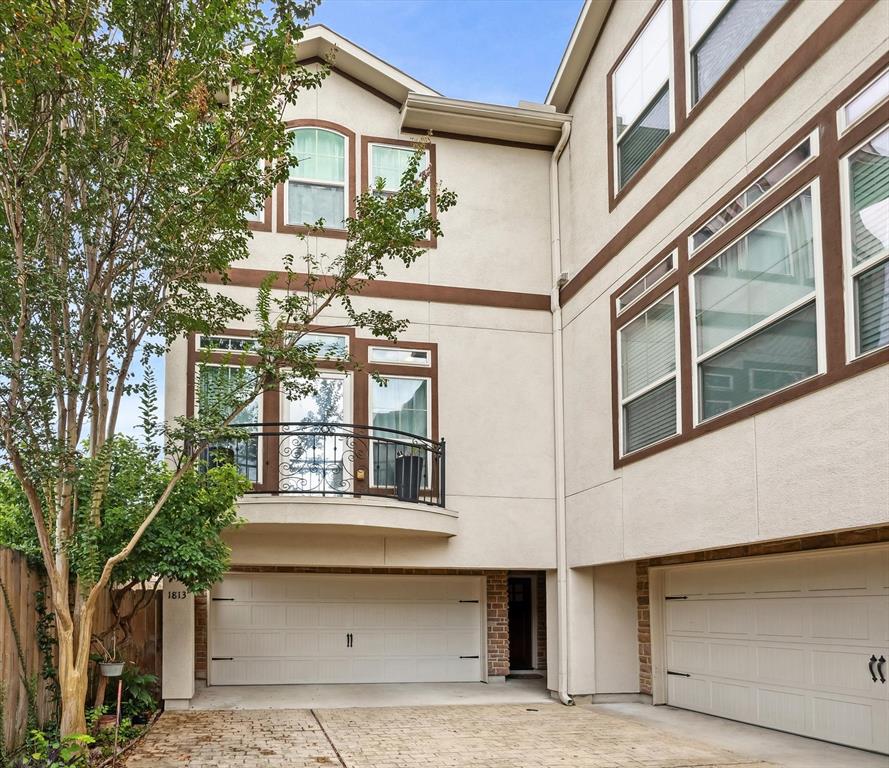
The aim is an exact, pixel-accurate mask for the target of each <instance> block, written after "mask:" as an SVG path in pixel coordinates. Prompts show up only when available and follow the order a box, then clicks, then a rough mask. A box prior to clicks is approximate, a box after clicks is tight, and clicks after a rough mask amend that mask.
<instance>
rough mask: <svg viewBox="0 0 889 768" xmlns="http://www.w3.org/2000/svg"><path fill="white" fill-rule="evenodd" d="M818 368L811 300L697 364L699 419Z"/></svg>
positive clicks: (746, 400) (786, 384)
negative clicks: (699, 397)
mask: <svg viewBox="0 0 889 768" xmlns="http://www.w3.org/2000/svg"><path fill="white" fill-rule="evenodd" d="M817 372H818V339H817V320H816V312H815V304H814V302H813V303H811V304H808V305H806V306H805V307H803V308H802V309H800V310H797V311H796V312H794V313H793V314H792V315H788V316H787V317H785V318H782V319H781V320H779V321H777V322H776V323H773V324H772V325H770V326H768V327H766V328H763V329H762V330H761V331H759V332H758V333H755V334H753V336H750V337H749V338H746V339H744V340H743V341H741V342H740V343H738V344H736V345H735V346H733V347H729V348H728V349H727V350H725V351H724V352H720V353H719V354H718V355H714V356H713V357H711V358H710V359H709V360H707V361H705V362H703V363H701V364H700V366H699V371H698V375H699V383H700V391H701V405H700V411H701V414H700V415H701V419H709V418H710V417H711V416H715V415H717V414H719V413H722V412H723V411H728V410H730V409H731V408H735V407H737V406H739V405H743V404H744V403H749V402H750V401H751V400H756V399H757V398H759V397H762V396H763V395H767V394H769V393H770V392H775V391H777V390H779V389H783V388H784V387H787V386H789V385H790V384H794V383H796V382H798V381H802V380H803V379H807V378H809V377H810V376H814V375H815V374H816V373H817Z"/></svg>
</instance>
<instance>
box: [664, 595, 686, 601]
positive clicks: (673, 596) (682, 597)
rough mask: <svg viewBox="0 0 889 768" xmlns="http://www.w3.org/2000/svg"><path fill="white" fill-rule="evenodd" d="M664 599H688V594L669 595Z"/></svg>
mask: <svg viewBox="0 0 889 768" xmlns="http://www.w3.org/2000/svg"><path fill="white" fill-rule="evenodd" d="M664 600H688V595H667V596H666V597H665V598H664Z"/></svg>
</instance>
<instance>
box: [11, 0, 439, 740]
mask: <svg viewBox="0 0 889 768" xmlns="http://www.w3.org/2000/svg"><path fill="white" fill-rule="evenodd" d="M315 5H316V0H304V1H303V2H296V0H273V2H271V3H268V2H261V0H197V1H195V0H192V1H191V2H186V1H185V0H157V1H156V2H145V0H113V1H111V0H97V1H96V2H92V1H91V0H25V1H24V2H21V3H4V4H0V205H2V216H0V440H2V447H3V451H4V453H5V457H6V461H7V462H8V464H9V466H10V467H11V469H12V471H13V472H14V474H15V477H16V479H17V481H18V482H19V484H20V486H21V489H22V492H23V494H24V497H25V499H26V501H27V505H28V509H29V510H30V513H31V518H32V520H33V524H34V526H33V535H34V537H35V544H36V546H37V549H39V552H40V557H41V561H42V563H43V566H44V568H45V569H46V573H47V581H48V590H49V595H50V599H51V603H52V609H53V613H54V615H55V622H56V634H57V640H58V670H59V682H60V696H61V723H60V727H61V732H62V734H63V735H67V734H72V733H76V732H82V731H83V730H84V729H85V727H86V724H85V720H84V702H85V696H86V689H87V673H88V664H89V655H90V646H91V641H92V631H93V618H94V615H95V610H96V603H97V600H98V598H99V596H100V594H101V592H102V591H103V590H104V589H106V588H107V586H108V585H109V584H110V583H114V582H115V581H119V580H121V579H126V578H127V575H126V567H127V566H126V563H127V562H128V559H129V558H131V557H133V556H134V554H135V552H136V549H137V547H138V546H139V544H140V541H142V539H143V537H144V536H145V534H146V531H147V530H148V529H149V526H152V525H153V524H154V523H155V521H156V519H157V518H158V517H159V515H160V514H161V512H162V511H163V510H164V509H165V508H166V505H167V504H168V503H170V501H171V499H173V498H174V495H175V493H176V490H177V488H179V487H181V484H182V483H184V482H186V481H187V478H189V477H194V476H193V475H191V474H190V473H192V471H193V469H194V467H195V466H196V463H198V462H199V459H200V457H201V456H202V454H203V452H204V450H205V448H206V447H207V445H208V444H210V443H213V442H214V441H219V440H225V439H235V438H238V437H240V438H241V439H243V437H244V436H243V432H242V430H240V429H238V428H237V427H235V426H232V423H233V421H234V420H235V419H236V418H237V416H238V414H239V413H240V412H241V410H243V409H244V408H245V407H246V406H247V405H248V404H249V403H250V402H251V401H252V400H253V399H254V398H255V397H256V396H257V395H258V394H259V393H261V392H264V391H266V390H269V389H278V390H281V391H283V392H285V393H287V394H288V395H290V396H294V397H299V396H302V395H305V394H307V393H309V392H311V391H313V390H314V387H315V381H316V377H317V373H316V370H315V360H314V356H315V354H316V353H317V352H318V350H317V349H313V346H312V345H311V344H308V345H306V344H299V341H300V339H301V338H302V337H303V336H304V335H305V334H306V333H307V332H308V329H309V328H311V327H312V326H313V325H315V324H316V323H318V321H319V320H320V319H321V318H322V317H323V316H324V314H325V313H328V312H330V311H331V310H334V309H336V310H337V313H338V315H339V316H344V317H346V318H348V320H347V323H346V324H348V325H351V326H354V327H360V328H364V329H366V330H367V331H369V332H370V333H372V334H373V335H375V336H381V337H385V338H390V339H395V338H396V337H397V335H398V334H399V333H401V332H402V331H403V330H404V328H405V327H406V322H405V321H403V320H400V319H398V318H396V317H394V316H393V315H392V313H390V312H387V311H384V310H374V309H366V308H365V309H360V308H359V307H357V306H356V304H355V303H354V302H353V298H352V297H353V296H354V295H355V294H356V293H360V291H361V288H362V286H363V285H364V283H365V281H366V280H372V279H376V278H379V277H382V276H384V275H385V274H386V268H387V265H388V264H389V263H390V262H391V261H392V260H395V261H397V262H401V263H402V264H405V265H408V266H409V265H410V264H412V263H413V262H414V261H415V260H416V259H417V258H418V256H419V255H420V254H421V253H422V250H421V248H419V247H418V246H417V243H418V242H419V241H422V240H425V239H427V238H428V237H429V235H430V234H434V235H436V236H440V235H441V228H440V225H439V222H438V220H437V217H436V216H434V215H433V213H434V212H433V211H432V210H431V209H430V199H429V194H428V191H427V187H428V184H427V178H426V172H421V170H420V167H421V163H420V158H421V155H420V151H419V150H418V152H417V153H415V155H414V157H413V159H412V161H411V163H410V164H409V167H408V169H407V170H406V172H405V174H404V176H403V177H402V179H401V186H400V189H399V190H398V192H396V193H395V194H394V195H391V196H390V195H384V194H382V183H381V182H378V184H377V185H376V190H375V191H374V192H371V193H370V194H365V195H362V196H361V198H359V200H358V201H357V203H356V215H355V217H354V218H350V219H349V220H348V221H347V222H346V229H347V235H348V237H347V240H346V242H345V245H344V246H343V247H342V248H341V249H339V250H338V251H337V252H335V253H333V254H324V253H315V252H313V251H312V250H311V248H310V242H312V241H310V240H308V239H304V240H302V241H301V242H300V241H296V242H299V243H300V253H299V254H298V255H290V256H289V257H287V258H286V259H285V260H284V263H283V264H282V277H281V279H282V280H283V283H284V285H285V289H283V290H281V289H274V290H273V288H272V285H273V284H275V283H274V277H270V279H269V280H268V281H267V282H266V283H265V284H264V285H263V287H262V288H261V289H260V291H259V297H258V300H257V305H256V307H255V308H252V307H247V306H243V305H241V304H239V303H237V302H236V301H234V300H232V299H230V298H227V297H226V296H224V295H223V294H222V293H220V292H219V291H218V290H215V289H214V290H211V289H210V288H208V287H207V286H206V284H205V283H204V280H205V277H206V275H208V274H213V273H216V274H221V275H223V276H224V275H225V274H226V273H227V271H228V269H229V268H230V266H231V265H232V264H234V263H235V262H237V261H238V260H240V259H243V258H245V257H246V256H247V252H248V251H247V246H248V241H249V237H250V233H249V230H248V228H247V225H246V223H245V220H244V215H243V212H244V211H246V210H253V209H255V208H256V207H257V206H258V205H259V204H260V203H261V202H262V201H264V200H265V199H266V198H267V197H268V196H269V195H270V194H271V191H272V189H273V188H274V185H275V184H276V183H278V182H280V181H283V180H284V178H285V177H286V175H287V171H288V167H289V165H290V164H291V163H292V162H296V161H298V158H295V157H293V155H292V153H291V151H290V142H289V137H288V135H287V134H286V132H285V130H284V128H283V125H282V121H281V116H282V110H283V109H284V106H285V105H286V104H288V103H291V102H293V101H294V100H295V99H296V98H297V96H298V94H299V93H300V91H301V90H303V89H306V88H314V87H317V86H318V85H319V84H320V83H321V81H322V79H323V77H324V74H325V72H324V68H322V70H321V71H320V72H316V71H310V70H307V69H306V68H304V67H302V66H300V64H299V62H298V59H297V55H296V52H295V49H294V45H295V43H296V42H297V41H298V40H299V39H300V37H301V34H302V29H303V27H304V24H305V22H306V20H307V19H308V18H309V16H310V15H311V12H312V11H313V9H314V7H315ZM268 6H270V7H271V10H270V11H268V12H267V11H266V10H265V8H267V7H268ZM454 202H455V196H454V195H453V193H451V192H449V191H447V190H442V191H440V192H439V194H438V195H437V196H436V200H435V205H434V207H435V208H436V209H437V211H438V212H442V211H445V210H447V209H448V208H449V207H451V206H452V205H453V204H454ZM323 225H324V222H323V221H319V222H317V223H316V226H317V227H319V228H321V227H323ZM251 311H252V312H253V316H254V319H255V322H256V325H257V326H258V331H257V333H256V342H255V346H254V348H253V349H251V355H254V356H255V357H254V358H251V361H256V362H251V365H250V367H247V366H246V365H245V364H244V361H243V359H241V358H239V356H238V355H234V354H233V356H232V362H233V363H234V364H236V365H237V366H238V376H237V377H235V380H234V381H232V382H229V385H228V386H227V387H226V388H225V391H224V392H216V393H215V396H214V397H213V398H210V399H208V401H207V402H206V403H205V404H202V407H201V408H200V410H199V414H198V415H197V416H196V417H194V418H190V419H186V418H180V419H176V420H175V421H173V422H172V423H167V424H166V425H164V426H163V427H160V428H159V436H160V438H161V439H162V441H163V443H164V446H165V450H166V453H167V456H168V461H169V466H170V472H169V475H168V477H166V479H165V482H164V484H163V487H162V488H161V489H160V491H159V493H157V495H156V497H155V498H153V501H152V503H151V504H150V505H142V504H140V505H138V512H136V513H135V514H137V518H138V525H137V526H136V527H135V529H134V530H133V532H132V535H130V537H129V539H128V540H127V541H126V542H125V543H124V544H123V545H122V546H120V548H119V549H116V551H113V552H111V551H110V550H108V549H105V548H103V545H102V542H103V541H104V539H103V538H102V535H101V534H102V529H103V528H104V526H105V525H106V524H108V525H110V524H111V523H110V520H109V519H107V518H108V515H109V509H111V507H109V505H108V493H109V488H110V487H111V485H110V478H111V473H112V470H113V465H114V461H113V457H114V454H115V445H116V444H117V442H118V438H116V437H115V435H116V433H117V419H118V414H119V412H120V408H121V398H122V397H123V395H124V394H126V393H142V394H146V393H147V392H148V390H149V389H150V386H151V384H150V382H146V381H144V380H142V379H141V378H139V377H138V375H137V373H136V370H137V368H138V366H137V365H135V364H137V363H138V362H139V361H140V358H141V359H142V360H143V362H144V359H145V358H146V357H147V356H148V355H151V354H160V353H163V352H164V351H165V350H166V349H168V348H169V346H170V344H171V343H172V342H173V341H174V340H175V339H176V338H178V337H181V336H183V335H185V334H189V333H202V334H208V335H212V334H214V333H219V332H220V331H221V330H222V329H223V328H225V327H226V326H228V325H230V324H231V323H232V322H233V321H239V320H244V319H245V318H248V317H249V316H250V315H251ZM351 364H352V363H351V361H350V360H348V359H347V360H344V361H342V365H343V366H344V367H347V366H349V365H351ZM86 471H88V472H89V473H90V481H89V484H88V486H89V493H88V494H87V495H86V496H84V495H83V494H82V493H81V490H82V488H83V479H84V472H86ZM129 514H130V510H129V508H127V515H129ZM127 519H128V523H127V524H128V525H132V524H133V522H134V521H133V520H132V519H130V518H129V517H128V518H127ZM113 549H114V548H113ZM84 562H89V563H91V564H92V565H91V567H90V568H84V567H80V566H79V565H78V566H77V567H75V565H76V564H77V563H84ZM130 562H132V561H130Z"/></svg>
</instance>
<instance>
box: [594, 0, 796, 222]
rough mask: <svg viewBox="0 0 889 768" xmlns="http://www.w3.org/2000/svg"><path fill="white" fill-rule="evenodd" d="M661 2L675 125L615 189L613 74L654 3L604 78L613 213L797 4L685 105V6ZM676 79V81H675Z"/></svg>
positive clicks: (679, 0)
mask: <svg viewBox="0 0 889 768" xmlns="http://www.w3.org/2000/svg"><path fill="white" fill-rule="evenodd" d="M662 2H671V3H672V5H673V8H672V20H671V26H672V33H671V34H672V38H671V39H672V44H673V45H672V48H673V50H672V53H673V57H672V71H671V73H670V86H671V92H672V100H671V101H672V104H671V106H672V109H673V119H674V126H673V130H672V131H671V132H670V134H669V135H668V136H667V138H666V139H664V142H663V144H661V145H660V146H659V147H658V148H657V149H656V150H655V151H654V152H652V153H651V155H650V156H649V157H648V158H647V159H646V160H645V162H644V163H642V165H641V166H640V167H639V169H638V170H637V171H636V173H634V174H633V177H632V178H631V179H629V180H628V181H627V183H626V184H624V185H623V186H622V187H621V188H620V189H617V183H616V181H615V178H614V174H615V167H614V163H615V158H614V154H615V152H614V150H615V145H614V136H613V133H614V104H613V79H614V72H615V71H616V70H617V67H618V65H619V64H620V63H621V61H623V58H624V56H626V54H627V52H628V51H629V50H630V48H632V46H633V43H635V42H636V39H637V38H638V37H639V35H640V34H641V32H642V30H643V29H645V25H646V24H648V22H649V20H650V19H651V17H652V16H653V15H654V13H655V12H656V11H657V9H658V8H659V7H660V3H655V5H654V6H652V8H651V10H650V11H649V12H648V14H647V15H646V17H645V20H644V21H643V22H642V24H641V25H640V26H639V28H638V29H637V30H636V33H635V34H634V35H633V37H632V39H631V40H630V43H629V44H628V45H627V46H626V47H625V48H624V49H623V51H622V52H621V54H620V56H619V57H618V58H617V61H616V62H615V64H614V66H613V67H612V68H611V70H610V71H609V72H608V76H607V83H606V88H607V93H608V98H607V99H606V101H607V112H608V166H609V167H608V211H609V213H610V212H611V211H613V210H614V209H615V208H616V207H617V206H618V204H619V203H620V201H621V200H623V199H624V198H625V197H626V195H627V194H628V192H629V191H630V190H631V189H632V188H633V187H634V186H635V184H636V183H637V182H638V181H639V179H640V178H641V177H642V176H644V175H645V174H646V173H647V172H648V171H649V170H650V169H651V168H652V167H653V166H654V164H655V163H656V162H657V160H658V158H659V157H661V156H662V155H663V154H664V153H665V152H667V151H668V150H669V148H670V147H671V146H672V145H673V144H674V142H675V141H676V140H677V139H678V138H679V136H681V135H682V133H683V132H684V131H685V129H686V128H687V127H688V126H689V125H690V124H691V123H692V122H693V121H694V120H695V118H696V117H697V116H698V115H699V114H700V113H701V112H702V111H704V110H705V109H706V108H707V106H708V105H709V104H710V103H711V102H712V101H713V100H714V99H715V98H716V97H717V96H718V95H719V94H720V93H721V92H722V91H723V89H724V88H725V87H726V86H727V85H728V84H729V83H730V82H731V81H732V80H733V79H734V78H735V77H737V75H738V74H739V73H740V72H741V70H742V69H743V68H744V67H745V66H746V65H747V63H748V62H749V61H750V59H751V58H752V56H753V55H754V54H755V53H756V52H757V51H758V50H759V49H760V48H761V47H762V46H763V45H764V44H765V43H766V42H767V41H768V39H769V38H770V37H771V36H772V35H773V34H775V32H777V30H778V29H779V27H780V26H781V25H782V24H783V23H784V22H785V21H786V20H787V18H788V17H789V16H790V15H791V14H792V13H793V11H794V10H795V9H796V8H797V6H798V5H799V3H800V0H787V3H786V4H785V5H784V6H783V7H782V8H781V9H780V10H779V11H778V12H777V13H776V14H775V15H774V16H773V17H772V18H771V19H770V20H769V21H768V23H767V24H766V25H765V26H764V27H763V28H762V29H761V30H760V31H759V33H758V34H757V35H756V37H754V38H753V40H752V41H751V42H750V43H749V44H748V45H747V47H746V48H744V50H743V51H741V54H740V55H739V56H738V58H737V59H735V60H734V61H733V62H732V64H731V66H730V67H729V68H728V69H727V70H726V71H725V72H723V73H722V75H721V76H720V78H719V79H718V80H717V81H716V82H715V83H714V84H713V87H712V88H710V90H709V91H707V93H705V94H704V95H703V97H701V98H700V99H699V100H698V101H697V102H696V103H695V104H692V105H691V106H689V105H688V93H687V89H686V68H687V64H688V56H687V55H686V50H685V6H684V0H662ZM674 80H675V82H674Z"/></svg>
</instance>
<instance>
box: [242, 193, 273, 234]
mask: <svg viewBox="0 0 889 768" xmlns="http://www.w3.org/2000/svg"><path fill="white" fill-rule="evenodd" d="M247 229H251V230H253V231H254V232H271V231H272V198H271V197H267V198H266V201H265V204H264V205H263V207H262V221H248V222H247Z"/></svg>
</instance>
